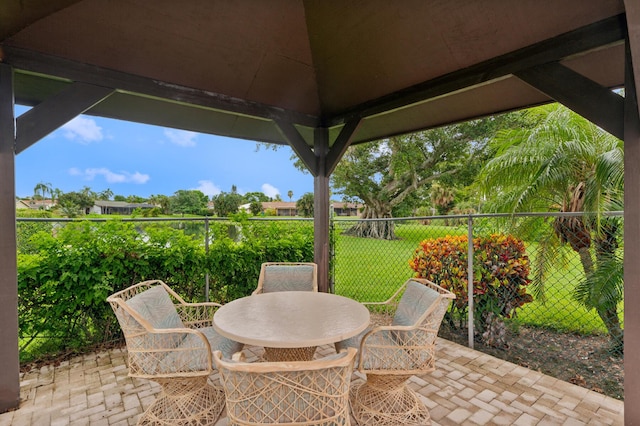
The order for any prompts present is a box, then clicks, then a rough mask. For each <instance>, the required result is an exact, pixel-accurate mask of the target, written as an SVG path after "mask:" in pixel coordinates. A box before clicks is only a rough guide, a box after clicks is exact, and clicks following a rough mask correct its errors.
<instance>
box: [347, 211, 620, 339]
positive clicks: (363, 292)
mask: <svg viewBox="0 0 640 426" xmlns="http://www.w3.org/2000/svg"><path fill="white" fill-rule="evenodd" d="M336 224H337V225H336V228H337V231H336V244H335V247H336V248H335V265H334V266H335V269H334V273H335V291H336V293H337V294H341V295H343V296H347V297H351V298H354V299H356V300H359V301H363V302H364V301H372V302H377V301H384V300H386V299H387V298H389V297H390V296H391V295H392V294H393V293H394V291H395V290H396V289H397V288H398V287H399V286H400V285H401V284H402V283H403V282H405V281H406V280H407V278H409V277H411V276H413V271H412V270H411V268H410V267H409V263H408V262H409V259H411V257H412V256H413V254H414V251H415V249H416V248H417V247H418V245H419V243H420V242H421V241H422V240H424V239H428V238H439V237H444V236H447V235H467V229H466V226H437V225H433V224H431V225H422V224H420V223H419V222H417V221H409V222H402V223H401V224H397V225H396V236H397V237H398V239H396V240H391V241H389V240H375V239H369V238H357V237H353V236H348V235H344V233H343V231H344V230H346V229H347V228H348V227H349V226H350V225H351V224H353V222H348V221H337V222H336ZM526 246H527V254H528V255H529V257H530V258H531V260H532V261H533V260H534V258H535V256H536V252H537V251H538V243H536V242H529V243H526ZM583 276H584V274H583V272H582V268H581V265H580V262H579V259H578V257H577V254H575V253H573V252H571V253H569V255H568V261H567V263H566V264H565V265H564V266H563V267H558V268H556V269H555V270H551V271H550V273H549V275H548V277H547V279H546V280H545V295H546V300H545V301H542V300H534V301H533V302H532V303H529V304H527V305H525V306H524V307H523V308H521V309H519V310H518V311H517V315H516V317H515V318H514V319H513V320H512V321H511V322H512V324H513V325H514V326H517V325H518V324H522V325H529V326H537V327H545V328H549V329H553V330H559V331H571V332H576V333H583V334H599V333H604V332H606V329H605V328H604V326H603V324H602V321H601V320H600V319H599V317H598V315H597V313H596V312H595V311H594V310H591V311H587V310H586V309H585V308H584V307H583V306H582V305H580V304H579V303H578V302H576V301H575V300H574V299H573V297H572V293H573V288H574V286H575V284H576V283H578V282H579V281H580V280H581V279H582V278H583ZM622 309H623V306H621V307H620V315H621V318H622Z"/></svg>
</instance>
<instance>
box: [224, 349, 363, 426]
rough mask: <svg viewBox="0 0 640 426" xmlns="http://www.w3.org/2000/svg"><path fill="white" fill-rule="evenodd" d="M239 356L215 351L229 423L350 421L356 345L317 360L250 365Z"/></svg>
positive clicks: (312, 425)
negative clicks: (225, 354)
mask: <svg viewBox="0 0 640 426" xmlns="http://www.w3.org/2000/svg"><path fill="white" fill-rule="evenodd" d="M237 355H238V354H237ZM237 355H235V356H234V358H233V359H232V360H229V359H223V356H222V354H221V353H220V352H214V354H213V361H214V362H215V364H216V367H217V369H218V371H219V373H220V381H221V382H222V386H223V388H224V391H225V398H226V405H227V418H228V420H229V426H249V425H251V426H253V425H258V424H260V425H263V424H269V425H290V424H295V425H305V426H330V425H331V426H333V425H342V426H346V425H350V418H349V384H350V381H351V373H352V371H353V364H354V359H355V355H356V350H355V349H354V348H349V349H347V350H346V351H343V352H340V353H338V354H334V355H330V356H327V357H325V358H321V359H318V360H313V361H293V362H258V363H246V362H243V361H242V360H241V359H240V358H239V357H238V356H237Z"/></svg>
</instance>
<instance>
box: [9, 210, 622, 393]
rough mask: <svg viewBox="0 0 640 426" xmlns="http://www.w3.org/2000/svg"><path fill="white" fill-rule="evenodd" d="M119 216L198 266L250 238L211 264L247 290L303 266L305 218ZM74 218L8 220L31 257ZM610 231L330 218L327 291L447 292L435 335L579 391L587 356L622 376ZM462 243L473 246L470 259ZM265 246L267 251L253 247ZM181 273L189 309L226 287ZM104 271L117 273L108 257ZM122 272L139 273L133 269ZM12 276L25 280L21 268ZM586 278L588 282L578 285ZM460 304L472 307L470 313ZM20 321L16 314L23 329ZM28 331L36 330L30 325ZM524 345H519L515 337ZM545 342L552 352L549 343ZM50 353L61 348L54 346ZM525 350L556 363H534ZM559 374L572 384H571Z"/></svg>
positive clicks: (544, 223)
mask: <svg viewBox="0 0 640 426" xmlns="http://www.w3.org/2000/svg"><path fill="white" fill-rule="evenodd" d="M91 220H92V221H93V222H92V223H93V225H92V226H94V227H95V228H97V227H99V226H100V224H101V223H105V222H107V221H108V220H110V219H91ZM121 220H122V221H132V222H134V226H135V229H136V232H137V234H139V235H141V236H144V235H146V233H147V230H148V229H149V228H150V227H152V226H160V225H162V226H167V227H170V228H171V229H173V230H176V231H180V232H181V233H183V234H184V235H189V236H191V237H193V238H194V239H195V240H197V241H200V242H201V243H199V245H200V246H201V247H202V248H204V252H205V253H207V257H208V258H209V259H210V260H211V259H212V258H211V257H210V255H209V252H210V250H209V246H210V245H213V244H215V241H216V240H218V241H219V240H220V239H221V238H222V237H230V238H231V240H233V241H236V242H239V241H243V240H245V241H246V240H248V239H250V238H258V239H260V241H262V242H263V243H261V244H260V245H259V246H260V247H261V248H262V247H264V246H267V245H268V246H269V247H268V250H267V252H264V253H261V254H260V256H262V257H264V259H262V258H261V257H259V256H258V255H257V254H256V252H252V251H251V250H249V251H247V252H246V253H245V252H242V253H241V252H236V254H235V255H237V256H245V257H246V255H247V254H248V255H249V256H250V257H251V258H250V259H248V260H247V259H244V258H243V259H240V258H238V259H236V260H233V259H231V260H228V261H229V262H232V263H233V265H231V264H220V265H219V267H218V269H220V268H223V269H224V271H223V272H224V273H227V274H228V275H229V277H228V278H229V279H231V280H232V281H233V280H235V281H238V280H240V281H243V282H244V281H246V282H247V283H246V286H247V288H249V287H251V286H252V285H254V284H255V282H257V272H258V271H259V263H260V261H262V260H265V261H266V260H273V258H275V257H278V256H281V257H282V256H283V257H291V256H295V257H297V258H296V259H295V260H303V258H304V260H312V258H313V243H312V240H313V221H312V220H309V219H285V218H278V219H271V218H265V219H251V220H249V221H247V222H246V223H244V224H238V223H237V222H232V221H230V220H228V219H210V218H208V219H203V218H183V219H180V218H170V219H157V218H148V219H142V218H137V219H121ZM77 222H78V221H77V220H60V219H33V218H31V219H30V218H19V219H18V223H17V227H18V241H17V242H18V251H19V253H22V254H25V253H26V254H28V253H33V255H34V256H36V257H37V256H38V255H37V253H36V250H35V247H34V245H33V244H34V241H33V240H32V239H31V237H32V236H33V235H34V234H36V233H37V232H38V231H44V232H46V233H48V234H50V235H53V236H55V235H57V234H59V233H61V232H62V230H63V229H64V228H65V227H66V226H68V225H69V224H70V223H77ZM371 224H373V225H374V226H376V224H377V225H379V226H378V228H384V229H385V231H389V230H390V231H391V232H392V234H391V235H392V236H393V238H392V239H375V238H364V237H360V236H358V232H362V231H363V230H365V231H366V227H367V226H369V225H371ZM594 229H599V230H600V232H595V231H593V230H594ZM622 229H623V215H622V213H611V214H609V215H606V216H604V217H591V216H589V215H584V214H581V213H578V214H555V215H553V214H528V215H524V214H522V215H516V216H510V215H509V216H507V215H463V216H445V217H442V216H432V217H420V218H402V219H386V220H378V221H375V220H368V221H365V220H359V219H357V218H353V217H336V218H334V219H333V220H332V221H331V236H330V238H331V258H330V262H331V264H330V282H331V289H332V291H334V292H335V293H337V294H340V295H343V296H347V297H350V298H353V299H355V300H359V301H363V302H365V301H368V302H369V301H374V302H375V301H384V300H386V299H387V298H389V297H390V296H391V295H392V294H393V293H394V292H395V290H396V289H397V288H398V287H399V286H400V285H401V284H402V283H404V282H405V281H406V280H407V279H408V278H410V277H413V276H416V274H421V275H422V276H425V277H426V278H429V279H431V280H432V281H434V282H436V283H437V284H440V285H448V286H450V288H451V289H452V290H453V291H454V292H455V293H456V295H457V300H456V303H455V304H453V305H452V308H451V309H450V311H449V312H448V314H447V317H446V318H445V321H444V322H443V324H442V326H441V329H440V335H441V336H442V337H445V338H447V339H449V340H452V341H455V342H458V343H461V344H464V345H466V346H471V347H474V348H475V349H477V350H482V351H485V352H487V353H490V354H492V355H494V356H498V357H501V358H505V359H508V360H511V361H514V362H517V363H519V364H521V365H526V366H529V367H530V368H534V369H541V370H542V371H544V372H547V374H551V375H554V374H553V372H549V371H546V370H545V368H546V367H549V366H551V365H552V364H554V365H555V364H557V365H559V366H566V365H569V367H563V368H565V369H568V370H571V371H573V370H572V369H574V370H575V371H574V376H575V380H576V382H577V383H578V384H582V383H580V380H582V378H584V380H586V381H589V380H590V378H591V377H596V376H604V375H605V374H604V373H603V370H598V368H596V367H594V363H593V360H594V354H606V356H605V357H600V358H603V359H604V361H606V362H608V363H609V364H610V365H609V366H607V368H611V366H614V367H615V366H618V367H616V368H618V369H619V370H620V371H621V370H622V366H621V364H622V363H621V359H622V358H621V356H620V355H621V350H622V343H623V329H624V324H623V313H624V301H623V298H622V296H623V293H622V253H623V250H624V239H623V235H622ZM300 231H303V233H302V234H300ZM294 235H302V237H301V238H305V242H304V244H302V245H300V246H299V247H301V248H296V249H295V250H294V252H292V251H291V247H290V246H291V245H292V244H291V241H290V239H291V237H292V236H294ZM469 236H471V239H472V240H473V241H474V245H473V247H472V249H473V250H471V252H470V251H469V245H468V241H469ZM265 241H268V242H269V243H268V244H265V243H264V242H265ZM245 245H246V244H245ZM285 246H286V247H285ZM176 248H177V247H176ZM234 250H235V249H234ZM163 251H165V252H166V251H167V250H166V249H164V250H163ZM469 253H471V254H470V255H469ZM165 254H166V253H165ZM175 255H176V256H183V253H182V252H180V253H177V252H176V254H175ZM100 256H102V254H100ZM225 256H226V255H225ZM274 256H275V257H274ZM114 259H115V258H114ZM261 259H262V260H261ZM291 260H293V259H291ZM164 262H165V263H159V266H158V268H162V271H160V270H158V269H157V268H156V269H153V268H151V266H149V268H151V269H150V270H151V271H156V272H157V271H160V272H163V273H164V272H166V274H170V275H171V274H173V275H175V273H174V272H171V271H172V270H173V269H171V270H170V269H167V270H166V271H164V269H166V268H167V267H169V268H181V267H185V265H186V263H185V262H186V260H180V259H175V260H174V261H173V262H170V261H168V260H167V259H164ZM190 265H191V266H190V267H189V268H190V269H189V274H190V275H189V276H190V277H191V278H189V280H190V284H189V287H185V288H181V287H180V288H179V291H180V292H181V294H187V295H188V294H192V296H193V299H194V301H195V300H209V299H211V300H217V297H218V296H219V295H220V294H222V293H221V287H220V285H221V281H229V279H226V278H225V279H223V280H220V279H218V281H219V282H217V281H216V279H215V278H214V277H210V276H209V272H208V270H209V269H211V268H212V266H211V265H210V266H209V267H208V268H207V267H205V266H204V265H202V266H198V265H199V263H197V261H196V260H193V261H192V263H191V264H190ZM94 267H96V268H98V266H94ZM102 267H103V268H106V267H108V265H103V266H102ZM114 267H119V266H118V263H117V259H115V260H114ZM236 268H237V269H236ZM133 269H134V270H136V271H139V270H140V268H138V267H133ZM22 270H23V271H26V272H25V273H31V272H29V271H30V269H29V264H28V263H27V264H26V266H25V265H23V269H22ZM469 271H473V273H472V278H471V279H472V280H473V281H474V286H473V292H472V293H471V294H469V291H468V286H467V285H466V283H467V282H468V281H469ZM32 273H33V274H34V280H33V282H34V283H36V282H40V281H41V278H39V277H37V276H35V275H37V274H38V273H39V272H38V271H36V270H34V271H32ZM181 273H183V274H184V273H185V272H184V271H181ZM239 274H240V275H239ZM254 275H255V277H254ZM240 276H242V278H239V277H240ZM587 276H590V277H591V278H592V279H591V280H587V279H586V278H587ZM233 277H235V278H233ZM23 278H24V277H23ZM94 278H95V277H94ZM98 278H100V277H98ZM254 278H255V279H254ZM167 279H169V278H167ZM39 280H40V281H39ZM94 281H99V280H93V279H92V280H91V282H88V283H87V285H96V283H95V282H94ZM238 282H239V281H238ZM41 284H43V285H45V284H46V283H44V282H41ZM99 284H100V283H99V282H98V285H99ZM48 285H49V284H46V286H48ZM46 286H45V287H43V288H45V289H46ZM29 291H31V290H29ZM87 294H90V291H87ZM210 295H211V296H210ZM24 296H25V295H24V294H23V295H22V296H21V297H24ZM28 296H29V297H32V296H34V295H31V294H28ZM469 296H471V297H469ZM34 297H35V296H34ZM34 300H35V299H34ZM35 301H36V302H37V300H35ZM21 303H22V302H21ZM34 303H35V302H34ZM470 304H473V306H472V307H471V308H470V307H469V306H470ZM21 306H22V305H21ZM36 307H37V306H36V305H34V308H36ZM21 309H22V308H21ZM24 318H25V317H24V312H23V311H21V322H22V323H23V324H24ZM35 324H36V325H38V323H37V321H36V322H35ZM36 331H37V329H36ZM62 334H65V333H64V332H63V333H62ZM66 334H69V333H66ZM71 334H73V333H71ZM59 337H60V336H49V335H47V334H46V333H44V332H41V333H40V334H38V335H37V336H35V335H34V334H33V333H32V334H28V333H27V334H25V332H24V331H23V330H21V343H23V344H24V343H25V342H30V341H31V339H36V340H47V339H53V340H57V339H59ZM527 337H528V338H529V340H525V338H527ZM554 341H555V342H556V343H557V344H556V346H553V342H554ZM573 341H577V342H582V343H581V346H580V347H579V348H574V347H573V346H572V345H570V344H569V343H570V342H573ZM34 344H35V343H34ZM62 345H63V346H65V345H67V343H65V342H62ZM45 346H46V345H45ZM536 351H541V352H543V353H544V354H545V355H546V356H549V355H554V356H557V358H553V359H552V358H549V357H547V358H543V357H542V356H541V355H537V354H536ZM536 357H538V358H540V359H546V360H547V362H546V364H547V365H542V366H541V365H540V364H535V363H534V362H533V361H532V359H533V358H536ZM558 360H561V361H558ZM576 360H577V361H576ZM572 363H573V364H572ZM577 363H584V364H585V368H584V369H583V370H581V369H579V368H578V367H577V366H576V365H577ZM559 368H560V367H559ZM556 377H558V375H556ZM559 378H562V379H563V380H569V381H571V380H572V378H571V377H559ZM611 380H612V381H613V382H617V383H613V384H612V385H611V387H612V388H613V389H612V390H609V389H605V392H606V393H607V394H610V395H614V396H619V397H621V395H622V381H621V379H620V374H618V375H617V376H615V375H614V377H613V378H612V379H611ZM601 387H604V385H602V386H601Z"/></svg>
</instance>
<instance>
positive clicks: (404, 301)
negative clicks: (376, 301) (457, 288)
mask: <svg viewBox="0 0 640 426" xmlns="http://www.w3.org/2000/svg"><path fill="white" fill-rule="evenodd" d="M439 296H440V293H438V292H437V291H436V290H434V289H432V288H430V287H427V286H425V285H424V284H421V283H419V282H417V281H409V283H407V288H406V289H405V291H404V294H403V295H402V298H401V299H400V302H399V303H398V308H397V309H396V314H395V316H394V317H393V322H392V323H391V325H404V326H410V325H416V323H417V322H418V320H419V319H420V317H421V316H423V315H424V313H425V312H427V309H429V308H430V307H431V306H432V305H433V303H434V302H435V301H436V300H438V298H439Z"/></svg>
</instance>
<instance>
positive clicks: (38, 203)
mask: <svg viewBox="0 0 640 426" xmlns="http://www.w3.org/2000/svg"><path fill="white" fill-rule="evenodd" d="M22 201H24V202H25V203H27V205H28V206H29V208H30V209H33V210H51V208H52V207H53V206H55V205H56V202H55V201H53V200H47V199H42V200H34V199H30V200H22Z"/></svg>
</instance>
